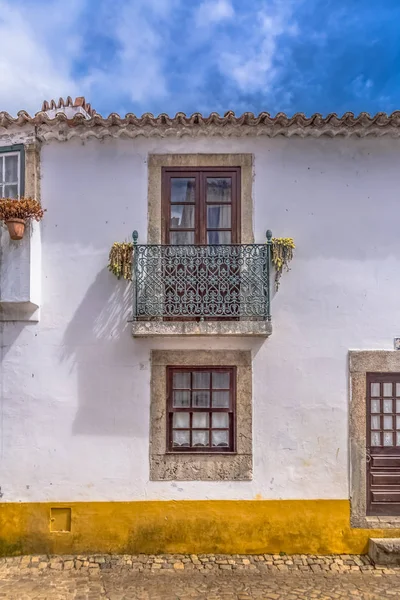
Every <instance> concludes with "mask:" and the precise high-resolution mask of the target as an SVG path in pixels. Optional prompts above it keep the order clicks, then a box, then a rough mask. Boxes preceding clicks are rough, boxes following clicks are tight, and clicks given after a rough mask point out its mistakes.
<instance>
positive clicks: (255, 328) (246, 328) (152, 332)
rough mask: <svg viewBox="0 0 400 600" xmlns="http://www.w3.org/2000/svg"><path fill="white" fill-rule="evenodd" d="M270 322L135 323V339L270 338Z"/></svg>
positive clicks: (133, 332) (133, 326) (133, 331)
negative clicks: (186, 337)
mask: <svg viewBox="0 0 400 600" xmlns="http://www.w3.org/2000/svg"><path fill="white" fill-rule="evenodd" d="M271 333H272V323H271V322H270V321H134V322H133V325H132V335H133V337H135V338H148V337H162V336H164V337H167V336H169V337H177V336H195V337H199V336H207V337H208V336H211V337H217V336H230V337H234V336H238V337H263V338H266V337H269V336H270V335H271Z"/></svg>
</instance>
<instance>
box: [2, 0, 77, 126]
mask: <svg viewBox="0 0 400 600" xmlns="http://www.w3.org/2000/svg"><path fill="white" fill-rule="evenodd" d="M82 4H83V3H82V2H81V3H78V2H77V1H75V0H74V1H71V2H69V4H68V10H67V11H65V5H64V4H61V2H55V3H53V6H51V5H48V6H47V11H46V13H45V14H44V13H43V12H42V10H41V9H40V8H37V7H36V8H35V9H34V10H29V13H27V12H26V11H25V10H24V9H23V8H22V9H21V7H20V9H19V10H18V8H17V6H16V3H14V2H12V0H9V1H1V2H0V15H1V16H0V39H1V40H2V44H3V48H4V50H3V52H2V53H1V54H0V110H7V111H8V112H10V113H12V114H16V113H17V111H18V110H21V109H25V110H28V112H30V113H35V112H37V111H39V110H40V109H41V105H42V102H43V100H46V99H47V100H49V99H51V98H53V97H54V94H57V95H58V96H64V97H65V96H68V95H71V96H72V95H74V94H77V93H78V86H77V83H76V82H75V81H74V79H73V77H72V76H71V66H72V60H73V59H74V57H75V56H76V54H77V53H78V52H79V48H80V40H79V37H78V36H77V35H76V33H75V31H76V28H75V22H76V19H77V18H78V16H79V14H80V12H81V10H82ZM65 13H67V15H66V14H65ZM61 14H62V15H63V18H62V19H61V18H60V15H61Z"/></svg>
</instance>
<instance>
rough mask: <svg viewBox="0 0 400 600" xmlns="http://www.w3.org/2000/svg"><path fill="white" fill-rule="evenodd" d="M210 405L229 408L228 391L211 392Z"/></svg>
mask: <svg viewBox="0 0 400 600" xmlns="http://www.w3.org/2000/svg"><path fill="white" fill-rule="evenodd" d="M212 405H213V407H214V408H229V392H213V395H212Z"/></svg>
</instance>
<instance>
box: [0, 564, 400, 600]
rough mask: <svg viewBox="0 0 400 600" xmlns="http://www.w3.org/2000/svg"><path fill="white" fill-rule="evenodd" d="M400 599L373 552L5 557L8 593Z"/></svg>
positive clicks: (69, 598) (399, 574)
mask: <svg viewBox="0 0 400 600" xmlns="http://www.w3.org/2000/svg"><path fill="white" fill-rule="evenodd" d="M349 598H362V599H366V600H381V599H383V598H392V599H393V598H398V599H400V568H397V567H396V568H390V569H389V568H386V567H384V566H379V565H373V564H371V562H370V560H369V559H368V557H366V556H349V555H341V556H310V555H297V556H285V555H266V554H265V555H261V556H252V555H250V556H249V555H233V556H231V555H229V556H226V555H193V554H192V555H177V554H175V555H160V556H155V555H152V556H145V555H138V556H130V555H126V556H114V555H102V556H63V557H48V556H24V557H18V558H3V559H0V599H7V600H97V599H99V600H223V599H224V600H227V599H234V600H253V599H265V600H311V599H316V600H333V599H335V600H342V599H346V600H347V599H349Z"/></svg>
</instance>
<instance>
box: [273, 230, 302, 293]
mask: <svg viewBox="0 0 400 600" xmlns="http://www.w3.org/2000/svg"><path fill="white" fill-rule="evenodd" d="M271 241H272V264H273V265H274V267H275V289H276V290H278V288H279V284H280V278H281V277H282V273H283V269H285V270H286V271H290V268H289V263H290V261H291V260H292V259H293V250H294V249H295V247H296V246H295V244H294V240H293V238H272V240H271Z"/></svg>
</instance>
